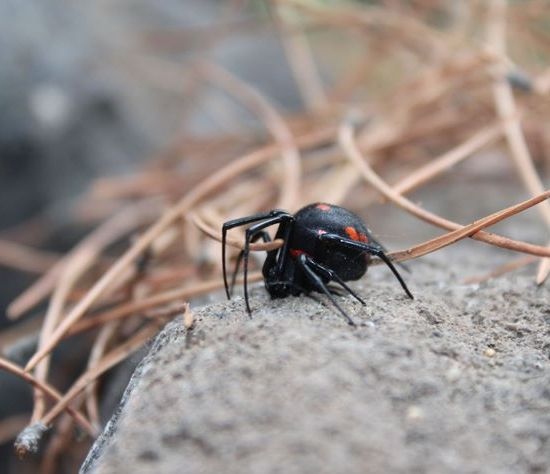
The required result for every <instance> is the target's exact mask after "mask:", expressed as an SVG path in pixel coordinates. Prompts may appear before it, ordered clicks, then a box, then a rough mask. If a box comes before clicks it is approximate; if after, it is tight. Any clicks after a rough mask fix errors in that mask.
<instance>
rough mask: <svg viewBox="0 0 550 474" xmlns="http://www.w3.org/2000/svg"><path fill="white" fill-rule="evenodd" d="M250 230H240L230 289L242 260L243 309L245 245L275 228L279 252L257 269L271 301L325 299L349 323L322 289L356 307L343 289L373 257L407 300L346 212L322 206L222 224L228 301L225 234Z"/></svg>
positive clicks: (270, 253) (247, 247) (379, 249)
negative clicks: (314, 294)
mask: <svg viewBox="0 0 550 474" xmlns="http://www.w3.org/2000/svg"><path fill="white" fill-rule="evenodd" d="M243 225H250V226H249V227H248V228H247V230H246V237H245V244H244V249H243V250H242V252H241V253H240V254H239V257H238V259H237V264H236V268H235V272H234V274H233V279H232V283H231V287H233V284H234V282H235V276H236V274H237V271H238V267H239V264H240V262H241V260H244V294H245V302H246V309H247V311H248V312H249V313H250V311H251V310H250V305H249V302H248V282H247V276H248V255H249V251H250V244H251V243H252V242H255V241H257V240H259V239H263V240H264V241H266V242H267V241H269V240H270V237H269V235H268V234H267V232H266V231H265V229H266V228H267V227H270V226H272V225H278V226H279V227H278V229H277V232H276V234H275V238H276V239H282V240H283V241H284V244H283V246H282V247H281V248H279V249H275V250H270V251H268V252H267V257H266V260H265V263H264V265H263V268H262V273H263V277H264V282H265V287H266V289H267V291H268V292H269V294H270V295H271V296H272V297H273V298H284V297H286V296H289V295H299V294H300V293H309V292H311V291H320V292H323V293H325V294H326V295H327V296H328V297H329V299H330V300H331V301H332V303H333V304H334V305H335V306H336V308H337V309H338V310H339V311H340V312H341V313H342V315H343V316H344V317H345V318H346V319H347V320H348V322H349V323H350V324H352V325H353V324H354V322H353V320H352V319H351V318H350V317H349V316H348V314H347V313H346V312H345V311H344V310H343V309H342V308H341V307H340V305H339V304H338V303H337V301H336V300H335V299H334V297H333V296H332V293H331V291H330V290H329V288H328V287H327V283H329V282H332V281H333V282H335V283H337V284H339V285H340V286H342V287H343V288H344V289H345V290H346V291H348V292H349V293H350V294H351V295H353V296H354V297H355V298H357V299H358V300H359V301H360V302H361V303H363V304H365V303H364V301H363V300H362V299H361V298H360V297H359V296H358V295H357V294H356V293H355V292H354V291H353V290H352V289H351V288H350V287H349V286H348V285H347V284H346V283H345V282H346V281H350V280H357V279H359V278H361V277H362V276H363V275H364V274H365V272H366V271H367V268H368V265H369V263H370V261H371V256H376V257H378V258H380V259H381V260H383V261H384V263H386V265H388V267H389V268H390V269H391V271H392V272H393V273H394V275H395V276H396V278H397V279H398V280H399V282H400V284H401V286H402V287H403V289H404V290H405V292H406V293H407V295H408V296H409V297H410V298H412V294H411V293H410V291H409V289H408V288H407V286H406V284H405V282H404V281H403V279H402V278H401V276H400V275H399V273H398V272H397V270H396V269H395V267H394V266H393V264H392V263H391V261H390V259H389V258H388V257H387V256H386V254H385V252H384V249H383V247H382V246H381V245H380V244H379V243H378V242H376V240H374V238H373V237H372V234H371V233H370V231H369V230H368V228H367V227H366V226H365V224H364V223H363V222H362V221H361V219H360V218H359V217H358V216H356V215H355V214H353V213H352V212H350V211H348V210H347V209H344V208H343V207H339V206H334V205H331V204H325V203H314V204H310V205H308V206H306V207H304V208H302V209H300V210H299V211H298V212H297V213H296V214H294V215H292V214H289V213H288V212H285V211H281V210H273V211H269V212H267V213H261V214H256V215H253V216H248V217H243V218H240V219H234V220H232V221H228V222H226V223H225V224H224V225H223V228H222V259H223V274H224V283H225V289H226V293H227V297H228V298H230V291H229V286H228V284H227V277H226V267H225V260H226V259H225V246H226V235H227V231H228V230H229V229H231V228H233V227H239V226H243Z"/></svg>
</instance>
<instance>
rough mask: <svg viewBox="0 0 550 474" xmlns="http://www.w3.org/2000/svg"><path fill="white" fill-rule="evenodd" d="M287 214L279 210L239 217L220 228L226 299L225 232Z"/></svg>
mask: <svg viewBox="0 0 550 474" xmlns="http://www.w3.org/2000/svg"><path fill="white" fill-rule="evenodd" d="M287 214H288V213H287V212H285V211H282V210H279V209H274V210H272V211H269V212H261V213H258V214H253V215H251V216H247V217H239V218H238V219H233V220H230V221H227V222H225V223H224V224H223V226H222V271H223V284H224V287H225V294H226V295H227V299H231V294H230V292H229V286H228V284H227V268H226V264H225V260H226V257H225V254H226V250H225V248H226V242H227V231H228V230H230V229H233V228H234V227H241V226H243V225H247V224H253V223H254V222H258V221H263V220H265V219H270V218H273V217H276V216H279V215H287Z"/></svg>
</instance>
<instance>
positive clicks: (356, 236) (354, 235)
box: [344, 226, 369, 243]
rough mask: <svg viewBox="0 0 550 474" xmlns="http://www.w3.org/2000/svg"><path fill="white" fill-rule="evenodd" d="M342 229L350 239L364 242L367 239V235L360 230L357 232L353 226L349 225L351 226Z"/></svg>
mask: <svg viewBox="0 0 550 474" xmlns="http://www.w3.org/2000/svg"><path fill="white" fill-rule="evenodd" d="M344 231H345V232H346V234H347V235H348V237H349V238H350V239H351V240H355V241H357V242H365V243H366V242H368V241H369V239H368V237H367V236H366V235H365V234H363V233H362V232H357V229H356V228H355V227H351V226H349V227H346V228H345V229H344Z"/></svg>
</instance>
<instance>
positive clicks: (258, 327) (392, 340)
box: [80, 263, 550, 474]
mask: <svg viewBox="0 0 550 474" xmlns="http://www.w3.org/2000/svg"><path fill="white" fill-rule="evenodd" d="M444 274H445V270H444V269H438V266H437V265H431V264H425V263H415V265H414V272H413V275H414V278H412V277H409V278H407V280H408V282H410V286H411V289H412V291H413V293H414V294H415V297H416V299H415V300H414V301H411V300H409V299H407V298H406V297H405V295H403V294H402V292H401V289H400V287H399V285H398V284H396V283H395V282H394V281H393V280H392V279H391V276H387V275H386V274H385V272H384V271H383V270H382V269H374V270H372V275H371V278H365V279H363V280H361V281H360V282H358V283H357V284H356V285H355V289H356V290H357V291H359V292H360V294H362V295H364V296H365V298H366V301H367V306H366V307H362V306H361V305H360V304H359V303H358V302H356V301H355V300H353V299H352V298H348V297H345V298H342V299H341V301H342V304H343V305H344V307H345V308H346V310H347V311H348V312H349V313H350V315H352V317H353V318H354V319H355V320H356V322H357V323H358V327H357V328H355V329H354V328H351V327H350V326H348V325H347V324H346V322H345V321H344V320H343V318H342V317H341V316H339V315H338V314H337V313H336V312H335V311H334V309H333V308H332V307H330V305H326V306H324V305H323V304H321V302H324V301H325V300H324V299H323V297H322V296H317V295H315V299H314V298H308V297H298V298H295V297H290V298H286V299H283V300H270V299H269V298H268V297H267V295H266V292H265V291H264V290H263V288H257V289H255V290H254V291H253V292H252V298H251V302H252V307H253V311H254V312H253V317H252V318H251V319H249V318H248V317H247V316H246V313H245V311H244V306H243V300H242V299H241V298H236V299H234V300H233V301H231V302H228V303H218V304H213V305H211V306H207V307H204V308H201V309H198V310H196V312H195V317H196V318H195V320H196V323H195V328H194V329H193V330H192V331H190V332H188V333H186V331H185V329H184V327H183V323H182V319H181V318H177V319H175V320H174V321H173V322H171V323H170V324H168V325H167V326H166V328H165V329H164V330H163V331H162V332H161V334H160V335H159V336H158V337H157V338H156V340H155V341H154V343H153V344H152V347H151V349H150V351H149V354H148V355H147V356H146V357H145V359H144V360H143V361H142V362H141V364H140V365H139V366H138V368H137V370H136V372H135V373H134V375H133V377H132V379H131V382H130V384H129V386H128V388H127V390H126V392H125V394H124V396H123V399H122V402H121V404H120V407H119V409H118V410H117V412H116V413H115V415H114V416H113V417H112V419H111V421H110V422H109V423H108V425H107V427H106V429H105V431H104V433H103V435H102V436H101V437H100V438H99V439H98V440H97V441H96V443H95V445H94V446H93V448H92V450H91V451H90V453H89V455H88V457H87V459H86V461H85V462H84V464H83V466H82V468H81V471H80V472H81V473H82V474H91V473H94V474H108V473H119V472H132V473H149V472H162V473H187V472H188V473H196V472H201V473H218V472H225V473H248V472H250V473H252V472H253V473H276V472H284V473H308V472H312V473H313V472H315V473H325V472H326V473H329V472H330V473H334V472H345V473H360V472H369V473H378V472H380V473H387V472H397V473H401V472H403V473H405V472H407V473H409V472H423V473H465V472H470V473H473V472H484V473H518V472H532V471H533V470H535V471H536V472H547V470H548V469H550V398H549V397H548V386H550V360H549V357H548V354H547V353H546V352H545V349H544V347H548V343H549V342H550V341H549V339H550V337H549V335H548V322H547V321H545V315H546V318H547V311H548V301H549V299H548V296H549V290H548V288H545V287H542V288H537V287H536V286H535V285H534V284H533V279H532V276H531V275H529V276H520V277H517V276H514V277H512V276H510V277H507V278H505V279H501V280H497V281H493V282H490V283H487V284H482V285H478V286H477V287H472V286H464V285H460V284H458V283H457V282H456V281H453V282H452V284H449V283H450V282H449V280H448V277H447V280H445V279H442V277H441V275H444ZM372 277H374V278H372ZM434 279H437V280H438V281H439V283H438V284H437V285H433V284H431V285H430V284H429V282H430V281H433V280H434ZM466 295H468V297H467V298H466V297H465V296H466ZM545 312H546V313H545ZM480 315H481V316H482V317H480ZM512 316H513V317H512ZM510 320H514V321H516V322H517V323H518V324H521V325H523V326H526V327H529V329H530V331H529V332H524V333H521V335H519V334H518V333H517V331H510V330H509V329H507V325H509V323H510ZM483 347H498V357H495V358H492V359H488V358H487V356H486V355H485V354H484V352H483V350H480V348H483ZM457 370H458V371H459V374H458V375H457Z"/></svg>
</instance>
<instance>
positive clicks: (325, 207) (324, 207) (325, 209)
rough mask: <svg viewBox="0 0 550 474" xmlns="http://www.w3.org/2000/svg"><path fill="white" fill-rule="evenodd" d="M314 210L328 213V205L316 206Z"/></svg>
mask: <svg viewBox="0 0 550 474" xmlns="http://www.w3.org/2000/svg"><path fill="white" fill-rule="evenodd" d="M315 208H316V209H320V210H321V211H330V209H331V208H330V206H329V205H328V204H322V203H321V204H317V205H316V206H315Z"/></svg>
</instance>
